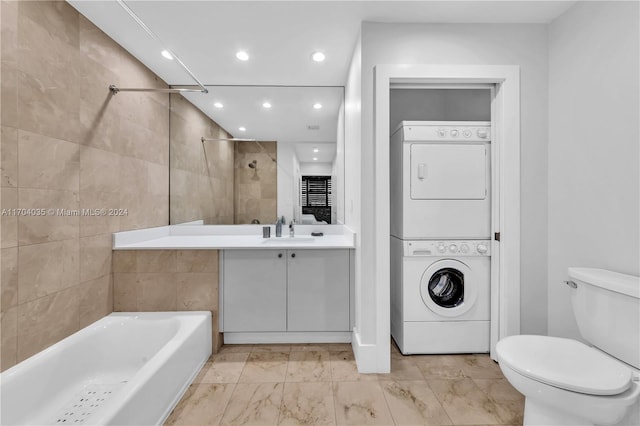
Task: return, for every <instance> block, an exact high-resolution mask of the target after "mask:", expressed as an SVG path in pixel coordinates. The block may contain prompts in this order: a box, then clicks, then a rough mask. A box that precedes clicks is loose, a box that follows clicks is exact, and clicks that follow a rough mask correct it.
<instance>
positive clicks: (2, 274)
mask: <svg viewBox="0 0 640 426" xmlns="http://www.w3.org/2000/svg"><path fill="white" fill-rule="evenodd" d="M0 256H2V258H0V290H1V292H0V312H5V311H7V310H8V309H10V308H13V307H14V306H16V305H17V304H18V248H17V247H11V248H6V249H2V250H0Z"/></svg>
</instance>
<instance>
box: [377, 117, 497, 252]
mask: <svg viewBox="0 0 640 426" xmlns="http://www.w3.org/2000/svg"><path fill="white" fill-rule="evenodd" d="M490 141H491V122H489V121H403V122H402V123H401V124H400V126H399V127H398V128H397V129H396V131H395V132H394V134H393V135H392V137H391V147H390V158H391V160H390V161H391V163H390V174H391V180H390V184H391V235H392V236H395V237H397V238H400V239H405V240H411V239H448V240H450V239H488V238H490V234H491V155H490Z"/></svg>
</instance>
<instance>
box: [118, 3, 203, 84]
mask: <svg viewBox="0 0 640 426" xmlns="http://www.w3.org/2000/svg"><path fill="white" fill-rule="evenodd" d="M116 2H117V3H118V4H119V5H120V6H121V7H122V8H123V9H124V11H125V12H127V13H128V14H129V16H131V18H133V20H134V21H136V23H137V24H138V25H139V26H140V27H141V28H142V29H143V30H145V32H146V33H147V34H149V35H150V36H151V38H153V39H154V40H155V41H157V42H158V43H160V45H161V46H163V47H164V46H166V45H165V44H164V43H163V42H162V40H160V37H158V36H157V35H156V34H155V33H154V32H153V31H151V28H149V27H147V25H146V24H145V23H144V22H142V19H140V18H139V17H138V15H136V14H135V12H134V11H133V10H131V9H130V8H129V6H127V5H126V3H125V2H124V0H116ZM166 50H167V52H169V54H171V56H173V59H175V60H176V62H177V63H178V64H179V65H180V66H181V67H182V69H184V70H185V72H186V73H187V74H189V76H190V77H191V78H192V79H193V80H194V81H195V82H196V84H197V85H198V86H200V89H199V90H198V89H132V88H118V87H117V86H116V85H115V84H112V85H111V86H109V90H111V92H113V94H114V95H115V94H116V93H118V92H163V93H182V92H200V93H209V90H207V88H206V87H204V84H202V83H201V82H200V80H198V77H196V76H195V75H194V74H193V73H192V72H191V70H190V69H189V67H187V66H186V65H185V64H184V62H182V61H181V60H180V58H178V56H177V55H176V54H175V53H174V52H172V51H171V49H168V48H167V49H166Z"/></svg>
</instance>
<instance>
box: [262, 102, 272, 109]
mask: <svg viewBox="0 0 640 426" xmlns="http://www.w3.org/2000/svg"><path fill="white" fill-rule="evenodd" d="M262 106H263V107H265V108H267V109H269V108H271V104H270V103H269V102H265V103H263V104H262Z"/></svg>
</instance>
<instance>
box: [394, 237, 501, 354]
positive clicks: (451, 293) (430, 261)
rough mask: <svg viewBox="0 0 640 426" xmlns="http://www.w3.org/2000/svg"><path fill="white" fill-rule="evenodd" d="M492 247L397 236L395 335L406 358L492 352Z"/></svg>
mask: <svg viewBox="0 0 640 426" xmlns="http://www.w3.org/2000/svg"><path fill="white" fill-rule="evenodd" d="M490 243H491V241H489V240H440V241H423V240H412V241H403V240H400V239H399V238H395V237H391V252H392V253H391V254H392V256H391V335H392V336H393V338H394V340H395V341H396V343H397V344H398V347H399V348H400V351H401V352H402V353H403V354H442V353H485V352H489V345H490V340H489V332H490V315H491V310H490V307H491V297H490V296H491V258H490Z"/></svg>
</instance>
